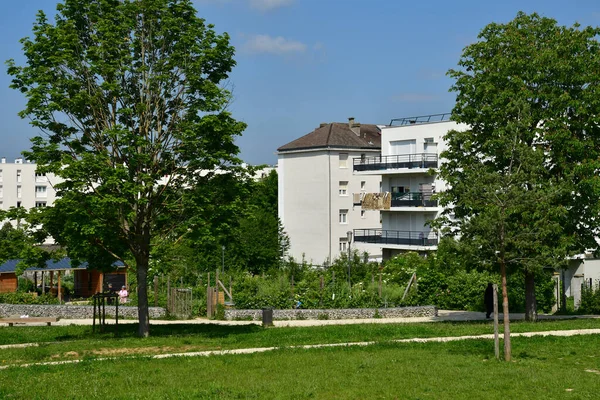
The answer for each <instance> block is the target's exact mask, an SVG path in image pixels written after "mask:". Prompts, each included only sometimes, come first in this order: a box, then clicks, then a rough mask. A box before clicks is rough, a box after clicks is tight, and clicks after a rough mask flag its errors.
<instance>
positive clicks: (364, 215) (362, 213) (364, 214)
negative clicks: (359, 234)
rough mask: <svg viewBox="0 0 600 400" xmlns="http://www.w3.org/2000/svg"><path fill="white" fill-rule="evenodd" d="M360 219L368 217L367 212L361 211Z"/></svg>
mask: <svg viewBox="0 0 600 400" xmlns="http://www.w3.org/2000/svg"><path fill="white" fill-rule="evenodd" d="M360 217H361V218H365V217H366V211H365V210H360Z"/></svg>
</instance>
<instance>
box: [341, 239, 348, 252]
mask: <svg viewBox="0 0 600 400" xmlns="http://www.w3.org/2000/svg"><path fill="white" fill-rule="evenodd" d="M345 251H348V239H347V238H340V252H341V253H343V252H345Z"/></svg>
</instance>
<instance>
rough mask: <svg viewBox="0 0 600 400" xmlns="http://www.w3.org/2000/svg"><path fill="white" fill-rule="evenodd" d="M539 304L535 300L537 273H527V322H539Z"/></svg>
mask: <svg viewBox="0 0 600 400" xmlns="http://www.w3.org/2000/svg"><path fill="white" fill-rule="evenodd" d="M537 319H538V318H537V302H536V300H535V273H533V272H530V271H525V321H531V322H536V321H537Z"/></svg>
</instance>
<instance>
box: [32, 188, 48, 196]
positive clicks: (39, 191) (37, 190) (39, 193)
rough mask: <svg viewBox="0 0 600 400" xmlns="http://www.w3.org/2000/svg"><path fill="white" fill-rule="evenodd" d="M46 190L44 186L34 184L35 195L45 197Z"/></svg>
mask: <svg viewBox="0 0 600 400" xmlns="http://www.w3.org/2000/svg"><path fill="white" fill-rule="evenodd" d="M46 195H47V191H46V186H36V187H35V197H46Z"/></svg>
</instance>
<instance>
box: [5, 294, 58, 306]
mask: <svg viewBox="0 0 600 400" xmlns="http://www.w3.org/2000/svg"><path fill="white" fill-rule="evenodd" d="M0 303H4V304H58V298H56V297H55V296H52V295H50V294H44V295H41V296H36V294H35V293H25V292H14V293H0Z"/></svg>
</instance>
